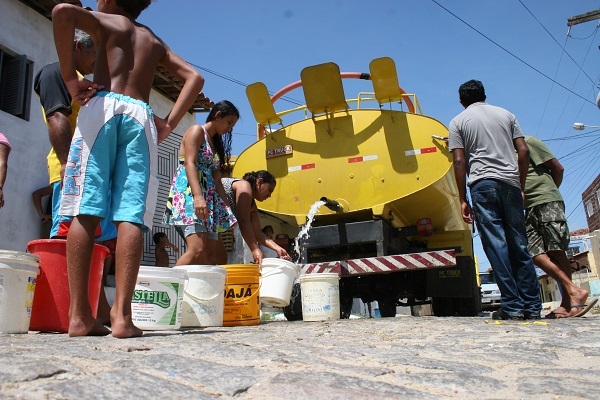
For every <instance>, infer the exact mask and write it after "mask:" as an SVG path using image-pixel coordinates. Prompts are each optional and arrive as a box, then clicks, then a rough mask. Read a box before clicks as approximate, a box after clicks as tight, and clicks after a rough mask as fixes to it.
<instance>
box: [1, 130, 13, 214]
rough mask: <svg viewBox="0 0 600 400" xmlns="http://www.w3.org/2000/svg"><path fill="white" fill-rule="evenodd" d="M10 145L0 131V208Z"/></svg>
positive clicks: (2, 205) (2, 201)
mask: <svg viewBox="0 0 600 400" xmlns="http://www.w3.org/2000/svg"><path fill="white" fill-rule="evenodd" d="M11 150H12V147H11V145H10V143H9V142H8V139H7V138H6V136H4V134H2V133H0V208H2V207H4V191H3V190H4V182H6V174H7V172H8V155H9V154H10V151H11Z"/></svg>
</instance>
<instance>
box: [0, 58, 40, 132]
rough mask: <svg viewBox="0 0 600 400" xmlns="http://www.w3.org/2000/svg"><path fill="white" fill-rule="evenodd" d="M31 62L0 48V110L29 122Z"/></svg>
mask: <svg viewBox="0 0 600 400" xmlns="http://www.w3.org/2000/svg"><path fill="white" fill-rule="evenodd" d="M32 70H33V68H32V62H31V61H29V60H27V56H25V55H18V54H14V53H11V52H9V51H7V50H5V49H4V48H2V47H0V110H2V111H4V112H7V113H9V114H12V115H14V116H15V117H19V118H21V119H24V120H29V103H30V100H31V97H30V96H31V85H32V83H31V82H32V75H33V74H32Z"/></svg>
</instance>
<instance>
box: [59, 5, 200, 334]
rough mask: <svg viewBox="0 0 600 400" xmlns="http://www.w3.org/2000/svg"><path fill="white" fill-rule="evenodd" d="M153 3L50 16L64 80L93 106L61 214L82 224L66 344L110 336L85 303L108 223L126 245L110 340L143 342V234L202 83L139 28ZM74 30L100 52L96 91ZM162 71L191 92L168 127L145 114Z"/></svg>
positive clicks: (72, 156) (70, 253)
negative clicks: (99, 233)
mask: <svg viewBox="0 0 600 400" xmlns="http://www.w3.org/2000/svg"><path fill="white" fill-rule="evenodd" d="M150 3H151V0H128V1H126V0H98V12H91V11H88V10H85V9H82V8H81V7H77V6H73V5H70V4H59V5H57V6H56V7H55V8H54V9H53V10H52V23H53V28H54V42H55V45H56V50H57V53H58V58H59V61H60V69H61V75H62V77H63V79H64V81H65V84H66V85H67V88H68V90H69V93H70V94H71V96H72V97H73V98H74V99H75V100H76V101H77V102H78V103H80V104H81V105H85V104H87V107H82V109H81V111H80V113H79V121H78V125H77V130H76V132H75V135H74V137H73V140H72V142H71V148H70V151H69V158H68V161H67V167H66V171H65V178H64V182H63V200H62V204H61V211H60V213H61V214H63V215H71V216H73V217H75V218H74V219H73V223H72V225H71V229H70V230H69V234H68V236H67V268H68V275H69V290H70V295H71V303H70V307H69V336H85V335H107V334H108V333H110V331H109V330H108V329H107V328H106V327H104V326H103V325H102V324H101V323H100V322H99V321H97V320H96V319H94V317H93V315H92V311H91V308H90V305H89V298H88V280H89V271H90V263H91V256H92V251H93V246H94V231H95V229H96V226H97V225H98V223H99V222H100V220H101V219H102V218H109V219H110V220H112V221H114V222H115V224H117V227H118V237H119V240H118V241H117V248H116V285H117V292H116V297H115V301H114V304H113V307H112V309H111V312H110V319H111V327H112V335H113V336H114V337H118V338H127V337H134V336H141V335H142V331H141V330H140V329H139V328H137V327H136V326H135V325H134V324H133V321H132V311H131V298H132V296H133V292H134V290H135V283H136V279H137V274H138V271H139V266H140V263H141V258H142V248H143V245H142V243H143V242H142V227H143V226H145V227H147V228H148V229H150V228H151V227H152V216H153V214H154V208H155V207H156V194H157V193H156V192H157V187H158V178H157V165H156V164H157V152H156V147H157V143H160V142H161V141H162V140H164V139H165V138H166V137H167V136H168V135H169V134H170V132H171V131H172V130H173V129H174V128H175V127H176V126H177V124H178V123H179V122H180V121H181V119H182V118H183V116H184V115H185V113H186V112H187V110H188V109H189V107H190V106H191V105H192V103H193V102H194V99H195V98H196V97H197V96H198V93H200V89H201V88H202V86H203V84H204V79H203V77H202V75H200V73H198V72H197V71H196V70H195V69H193V68H192V67H191V66H190V65H189V64H188V63H186V62H185V61H184V60H183V59H182V58H180V57H179V56H177V55H176V54H175V53H173V52H172V51H171V50H170V49H169V47H168V46H167V45H166V44H165V43H164V42H163V41H162V40H161V39H160V38H158V37H157V36H156V35H155V34H154V33H153V32H152V31H151V30H150V29H149V28H148V27H146V26H144V25H141V24H139V23H137V22H136V21H135V19H136V18H137V17H138V16H139V14H140V13H141V12H142V11H143V10H144V9H146V8H147V7H148V6H149V5H150ZM75 28H77V29H82V30H84V31H86V32H87V33H89V34H90V36H91V37H92V39H93V41H94V43H95V44H96V52H97V60H96V67H95V71H94V82H90V81H89V80H87V79H85V78H82V77H79V76H78V75H77V72H76V71H75V68H74V67H73V65H74V63H73V48H72V46H73V35H74V31H75ZM158 65H161V66H163V67H165V68H166V69H168V70H169V71H170V72H171V73H173V74H174V75H175V77H176V78H178V79H179V80H180V81H181V82H183V83H184V85H183V88H182V90H181V93H180V95H179V97H178V99H177V101H176V102H175V104H174V106H173V109H172V110H171V112H170V113H169V114H168V116H167V117H166V119H164V120H163V119H161V118H158V117H157V116H155V115H154V114H153V112H152V110H151V109H150V107H149V106H148V101H149V98H150V90H151V88H152V81H153V78H154V72H155V70H156V67H157V66H158ZM102 89H106V90H107V91H102ZM109 192H110V193H111V197H110V207H108V202H109V198H108V196H107V194H108V193H109ZM109 208H110V211H109V212H107V209H109Z"/></svg>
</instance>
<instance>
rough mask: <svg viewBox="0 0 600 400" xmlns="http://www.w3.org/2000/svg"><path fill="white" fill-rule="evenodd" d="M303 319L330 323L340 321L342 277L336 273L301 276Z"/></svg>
mask: <svg viewBox="0 0 600 400" xmlns="http://www.w3.org/2000/svg"><path fill="white" fill-rule="evenodd" d="M300 289H301V290H302V319H303V320H304V321H329V320H336V319H340V277H339V276H338V274H335V273H323V274H306V275H301V276H300Z"/></svg>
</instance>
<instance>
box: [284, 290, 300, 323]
mask: <svg viewBox="0 0 600 400" xmlns="http://www.w3.org/2000/svg"><path fill="white" fill-rule="evenodd" d="M283 315H284V316H285V318H287V320H288V321H301V320H302V290H301V289H300V284H299V283H295V284H294V287H293V288H292V295H291V297H290V305H289V306H287V307H284V308H283Z"/></svg>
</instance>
